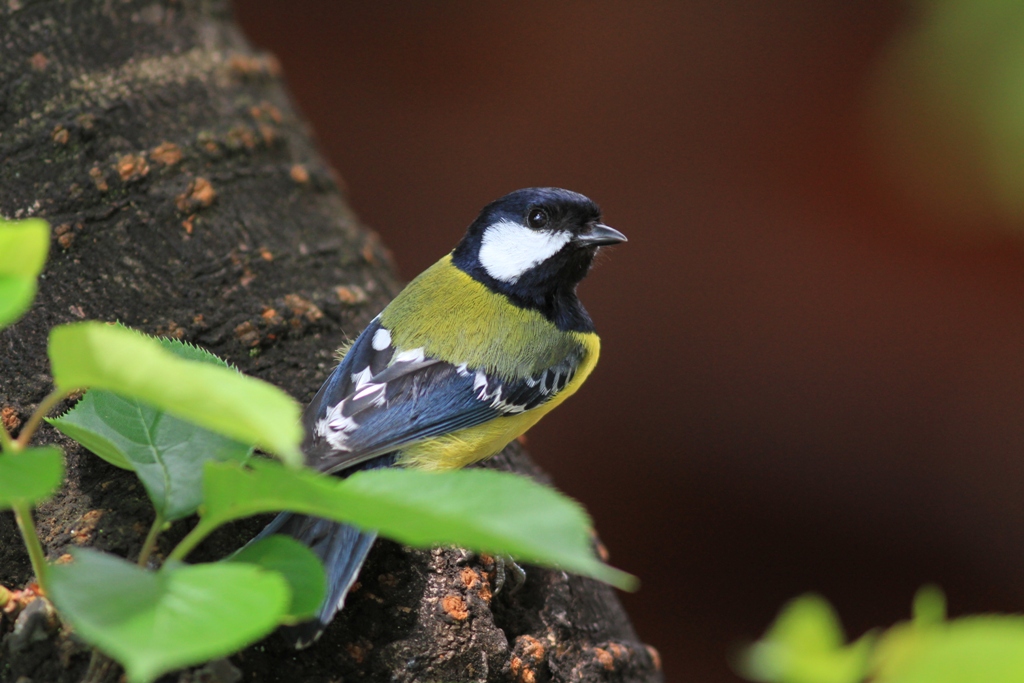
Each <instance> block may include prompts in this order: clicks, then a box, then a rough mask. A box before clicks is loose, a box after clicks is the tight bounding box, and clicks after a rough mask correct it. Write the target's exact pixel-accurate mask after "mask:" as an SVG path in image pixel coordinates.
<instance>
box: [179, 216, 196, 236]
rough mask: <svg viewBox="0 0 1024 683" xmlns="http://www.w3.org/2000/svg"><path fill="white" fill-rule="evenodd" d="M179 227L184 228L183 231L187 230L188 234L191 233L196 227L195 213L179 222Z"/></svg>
mask: <svg viewBox="0 0 1024 683" xmlns="http://www.w3.org/2000/svg"><path fill="white" fill-rule="evenodd" d="M181 227H183V228H185V232H187V233H188V234H189V235H191V234H192V231H193V230H194V229H195V227H196V215H195V214H192V215H191V216H189V217H188V218H186V219H185V220H183V221H182V222H181Z"/></svg>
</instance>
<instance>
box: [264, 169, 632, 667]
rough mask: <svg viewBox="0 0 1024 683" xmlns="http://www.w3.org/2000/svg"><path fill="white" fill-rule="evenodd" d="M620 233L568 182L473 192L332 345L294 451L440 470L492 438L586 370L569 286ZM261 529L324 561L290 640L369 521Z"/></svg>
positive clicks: (563, 393) (306, 625) (330, 467)
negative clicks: (424, 261)
mask: <svg viewBox="0 0 1024 683" xmlns="http://www.w3.org/2000/svg"><path fill="white" fill-rule="evenodd" d="M625 241H626V237H625V235H623V234H622V233H621V232H619V231H618V230H616V229H614V228H611V227H609V226H607V225H605V224H604V223H603V222H602V218H601V210H600V208H599V207H598V206H597V204H595V203H594V202H593V201H591V200H590V199H588V198H587V197H585V196H583V195H581V194H577V193H575V192H571V191H569V190H563V189H559V188H551V187H541V188H526V189H521V190H517V191H515V192H512V193H511V194H508V195H505V196H504V197H501V198H500V199H497V200H495V201H493V202H491V203H490V204H488V205H487V206H485V207H484V208H483V209H482V210H481V211H480V214H479V215H478V216H477V218H476V220H474V221H473V222H472V223H471V224H470V226H469V228H468V229H467V231H466V233H465V235H464V237H463V238H462V239H461V241H460V242H459V243H458V245H457V246H456V247H455V249H454V250H453V251H452V252H451V253H449V254H447V255H446V256H444V257H443V258H442V259H441V260H439V261H438V262H437V263H435V264H434V265H432V266H431V267H429V268H428V269H427V270H425V271H424V272H423V273H421V274H420V275H419V276H417V277H416V278H415V279H413V280H412V281H411V282H410V283H409V284H408V285H407V286H406V287H405V288H404V289H403V290H402V291H401V292H400V293H399V294H398V296H397V297H395V299H394V300H392V301H391V303H390V304H388V305H387V306H386V307H385V308H384V310H383V311H381V313H380V314H379V315H378V316H377V317H375V318H374V319H373V320H372V321H371V322H370V324H369V325H368V326H367V327H366V328H365V329H364V330H363V331H362V332H361V333H360V334H359V336H358V337H357V338H356V340H355V341H354V342H353V343H352V345H351V346H350V347H349V348H348V349H347V350H345V351H344V355H343V356H340V357H341V360H340V363H339V364H338V365H337V367H335V368H334V370H333V371H332V372H331V374H330V375H329V377H328V378H327V380H326V381H325V382H324V384H323V386H322V387H321V388H320V390H319V391H318V392H317V393H316V395H315V396H314V397H313V400H312V401H311V402H310V403H309V406H308V407H307V408H306V410H305V412H304V413H303V417H302V423H303V427H304V430H305V438H304V441H303V443H302V450H303V453H304V455H305V458H306V464H307V465H308V466H309V467H312V468H314V469H316V470H319V471H320V472H324V473H328V474H334V475H337V476H348V475H350V474H352V473H353V472H356V471H360V470H366V469H376V468H381V467H413V468H419V469H423V470H432V471H440V470H451V469H456V468H460V467H464V466H467V465H470V464H472V463H475V462H478V461H480V460H483V459H485V458H487V457H490V456H492V455H494V454H496V453H498V452H500V451H501V450H502V449H503V448H504V447H505V446H506V445H508V444H509V443H510V442H511V441H513V440H515V439H516V438H518V437H519V436H520V435H522V434H523V433H524V432H526V430H528V429H529V428H530V427H532V426H533V425H534V424H536V423H537V421H538V420H540V419H541V418H542V417H543V416H544V415H546V414H547V413H548V412H550V411H551V410H552V409H553V408H555V407H556V406H558V405H559V404H561V403H562V402H563V401H564V400H565V399H567V398H568V397H569V396H571V395H572V394H574V393H575V392H576V390H577V389H579V388H580V385H582V384H583V382H584V381H585V380H586V379H587V377H588V376H589V375H590V373H591V371H593V369H594V366H595V365H596V363H597V359H598V355H599V353H600V341H599V339H598V336H597V334H596V333H595V331H594V325H593V322H592V321H591V319H590V316H589V315H588V314H587V311H586V309H584V307H583V305H582V303H581V302H580V300H579V298H578V297H577V295H576V287H577V285H578V284H579V282H580V281H581V280H582V279H583V278H584V277H585V276H586V275H587V272H588V271H589V270H590V267H591V265H592V263H593V262H594V257H595V255H596V253H597V252H598V250H599V249H600V248H601V247H604V246H609V245H614V244H618V243H621V242H625ZM339 355H340V354H339ZM272 534H287V535H290V536H292V537H293V538H295V539H297V540H299V541H301V542H302V543H304V544H306V545H307V546H309V547H310V548H311V549H312V550H313V551H314V552H315V553H316V554H317V555H318V556H319V557H320V559H321V560H322V561H323V563H324V567H325V569H326V573H327V579H328V588H327V596H326V598H325V600H324V602H323V604H322V606H321V608H320V610H319V612H318V614H317V615H316V617H315V618H314V619H311V620H310V621H307V622H303V623H300V624H297V625H292V626H287V627H284V629H282V633H283V635H284V636H285V638H286V639H287V640H288V641H289V642H290V643H291V645H292V646H293V647H295V648H299V649H301V648H303V647H307V646H309V645H311V644H312V643H314V642H315V641H316V640H317V639H318V638H319V637H320V636H321V634H322V633H323V631H324V629H326V627H327V625H328V624H329V623H330V622H331V620H332V619H333V618H334V615H335V614H336V613H337V612H338V610H340V609H341V608H342V606H343V605H344V602H345V596H346V595H347V593H348V591H349V589H350V588H351V587H352V585H353V583H354V582H355V581H356V579H357V577H358V575H359V570H360V568H361V567H362V565H363V562H364V561H365V559H366V556H367V554H368V553H369V551H370V548H371V546H372V545H373V542H374V540H375V538H376V533H375V532H373V531H371V530H365V529H357V528H355V527H353V526H350V525H347V524H341V523H337V522H333V521H329V520H324V519H319V518H315V517H308V516H304V515H300V514H293V513H289V512H283V513H281V514H280V515H278V517H277V518H275V519H274V520H273V521H272V522H271V523H270V524H269V525H268V526H267V527H266V528H265V529H264V530H263V531H262V532H261V533H260V534H259V535H258V536H257V537H256V538H255V539H254V540H253V542H255V541H257V540H259V539H261V538H265V537H267V536H269V535H272Z"/></svg>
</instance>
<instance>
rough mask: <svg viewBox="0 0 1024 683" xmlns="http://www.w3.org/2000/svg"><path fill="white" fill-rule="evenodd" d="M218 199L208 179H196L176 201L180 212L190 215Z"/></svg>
mask: <svg viewBox="0 0 1024 683" xmlns="http://www.w3.org/2000/svg"><path fill="white" fill-rule="evenodd" d="M216 198H217V191H216V190H214V189H213V185H211V184H210V181H209V180H207V179H206V178H202V177H199V178H196V179H195V180H193V181H192V182H190V183H189V184H188V187H187V188H185V191H184V192H182V193H181V194H179V195H178V196H177V197H175V199H174V203H175V205H176V206H177V207H178V211H181V212H182V213H189V212H191V211H194V210H196V209H199V208H206V207H208V206H210V205H211V204H213V200H215V199H216Z"/></svg>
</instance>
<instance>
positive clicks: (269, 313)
mask: <svg viewBox="0 0 1024 683" xmlns="http://www.w3.org/2000/svg"><path fill="white" fill-rule="evenodd" d="M260 317H261V318H263V319H264V320H267V321H273V320H274V319H275V318H277V319H280V318H281V316H279V315H278V314H277V311H275V310H274V309H273V308H264V309H263V312H262V313H260Z"/></svg>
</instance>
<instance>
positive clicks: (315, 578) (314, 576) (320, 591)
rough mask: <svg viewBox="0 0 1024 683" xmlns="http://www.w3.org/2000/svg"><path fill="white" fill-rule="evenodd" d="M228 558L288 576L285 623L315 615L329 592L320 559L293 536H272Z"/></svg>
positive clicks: (295, 621)
mask: <svg viewBox="0 0 1024 683" xmlns="http://www.w3.org/2000/svg"><path fill="white" fill-rule="evenodd" d="M228 561H229V562H242V563H245V564H253V565H256V566H258V567H262V568H263V569H269V570H271V571H275V572H278V573H279V574H281V576H283V577H284V578H285V580H286V581H287V582H288V585H289V587H290V588H291V594H292V599H291V605H290V607H289V608H288V614H287V616H286V617H285V618H284V619H283V621H285V622H286V623H298V622H301V621H304V620H306V619H309V618H311V617H313V616H315V615H316V613H317V610H319V609H320V603H322V602H323V601H324V596H325V595H327V575H326V574H325V573H324V566H323V565H322V564H321V563H320V558H318V557H317V556H316V554H315V553H314V552H313V551H312V550H310V549H309V548H307V547H306V546H305V545H303V544H302V543H299V542H298V541H296V540H295V539H294V538H290V537H288V536H281V535H276V536H269V537H267V538H264V539H263V540H261V541H257V542H256V543H253V544H251V545H247V546H245V547H244V548H242V549H241V550H239V551H238V552H237V553H235V554H234V555H232V556H231V557H229V558H228Z"/></svg>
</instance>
